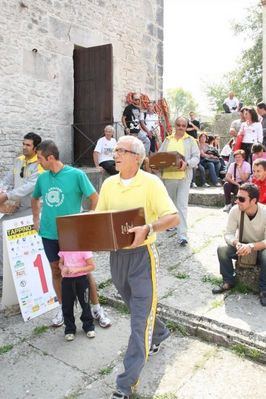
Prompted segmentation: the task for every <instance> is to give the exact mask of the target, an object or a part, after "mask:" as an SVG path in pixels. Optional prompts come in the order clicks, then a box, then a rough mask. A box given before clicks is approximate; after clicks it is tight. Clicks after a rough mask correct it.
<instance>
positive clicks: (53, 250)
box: [32, 140, 111, 327]
mask: <svg viewBox="0 0 266 399" xmlns="http://www.w3.org/2000/svg"><path fill="white" fill-rule="evenodd" d="M37 157H38V161H39V163H40V164H41V166H42V167H43V168H44V169H45V172H44V173H43V174H42V175H40V176H39V177H41V178H40V179H39V178H38V180H37V182H36V185H35V188H34V191H33V194H32V213H33V223H34V228H35V229H36V230H37V231H38V232H39V235H40V236H41V237H42V241H43V246H44V251H45V253H46V256H47V258H48V260H49V262H50V266H51V270H52V279H53V286H54V289H55V292H56V295H57V298H58V301H59V303H60V304H61V271H60V268H59V256H58V252H59V244H58V233H57V226H56V218H57V217H58V216H64V215H70V214H73V213H79V212H80V210H81V203H82V200H83V197H86V198H87V199H89V203H90V210H93V209H95V207H96V204H97V201H98V194H97V193H96V191H95V188H94V187H93V185H92V184H91V182H90V181H89V179H88V178H87V176H86V175H85V173H84V172H82V171H81V170H79V169H76V168H73V167H72V166H68V165H64V164H63V163H62V162H61V161H60V160H59V151H58V148H57V146H56V144H55V143H54V142H53V141H52V140H45V141H43V142H42V143H41V144H40V145H39V146H38V147H37ZM41 198H42V200H43V204H42V213H41V220H40V210H41V201H40V199H41ZM88 278H89V285H90V291H91V300H92V302H93V303H95V302H96V304H95V306H96V308H97V310H96V308H95V312H97V314H96V315H95V313H94V312H93V308H92V313H93V315H94V317H95V318H97V319H98V321H99V324H100V325H101V327H108V326H110V324H111V323H110V320H109V319H107V317H105V316H104V314H103V310H102V308H100V306H99V304H98V303H97V301H96V298H97V292H96V284H95V280H94V278H93V276H92V275H91V274H89V275H88ZM92 297H93V298H92ZM97 299H98V298H97ZM98 313H99V314H98ZM98 316H99V317H98ZM104 317H105V320H103V318H104ZM106 319H107V320H106ZM53 324H54V325H55V326H60V325H62V324H63V315H62V309H61V307H60V308H59V311H58V314H57V315H56V317H55V318H54V319H53Z"/></svg>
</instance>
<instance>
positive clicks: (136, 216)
mask: <svg viewBox="0 0 266 399" xmlns="http://www.w3.org/2000/svg"><path fill="white" fill-rule="evenodd" d="M56 222H57V229H58V237H59V247H60V250H61V251H113V250H117V249H120V248H125V247H128V246H130V245H131V244H132V242H133V240H134V233H128V229H130V228H131V227H135V226H141V225H144V224H145V216H144V209H143V208H135V209H129V210H126V211H112V212H111V211H110V212H99V213H96V212H92V213H79V214H75V215H68V216H60V217H58V218H57V219H56Z"/></svg>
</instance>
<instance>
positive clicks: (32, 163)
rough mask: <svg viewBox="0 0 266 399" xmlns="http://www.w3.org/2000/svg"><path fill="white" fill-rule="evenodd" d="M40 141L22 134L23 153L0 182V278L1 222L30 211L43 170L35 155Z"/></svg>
mask: <svg viewBox="0 0 266 399" xmlns="http://www.w3.org/2000/svg"><path fill="white" fill-rule="evenodd" d="M41 141H42V139H41V137H40V136H39V135H38V134H36V133H33V132H30V133H27V134H26V135H25V136H24V138H23V144H22V146H23V154H22V155H20V156H19V157H17V158H16V159H15V161H14V166H13V168H12V170H11V171H10V172H9V173H7V175H6V176H4V178H3V180H2V182H1V186H2V187H1V189H0V207H1V212H2V213H4V214H5V215H4V216H3V217H2V219H1V224H0V278H2V273H3V252H2V251H3V244H2V222H3V221H5V220H9V219H14V218H16V217H17V218H18V217H22V216H26V215H29V214H30V213H31V193H32V192H33V189H34V186H35V183H36V181H37V178H38V176H39V174H40V173H41V172H42V171H43V169H42V167H41V166H40V165H39V164H38V161H37V155H36V147H37V145H38V144H40V142H41Z"/></svg>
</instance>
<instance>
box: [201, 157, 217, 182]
mask: <svg viewBox="0 0 266 399" xmlns="http://www.w3.org/2000/svg"><path fill="white" fill-rule="evenodd" d="M200 163H201V165H202V166H204V168H205V169H208V170H209V174H210V179H211V182H212V184H216V183H217V181H218V176H219V172H220V169H221V163H220V161H218V162H213V161H211V160H210V161H209V160H207V159H206V158H204V159H202V160H201V161H200Z"/></svg>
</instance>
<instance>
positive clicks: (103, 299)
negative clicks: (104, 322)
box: [99, 295, 108, 305]
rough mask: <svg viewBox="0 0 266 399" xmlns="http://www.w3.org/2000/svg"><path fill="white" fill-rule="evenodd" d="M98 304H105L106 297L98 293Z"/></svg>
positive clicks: (106, 302) (106, 301)
mask: <svg viewBox="0 0 266 399" xmlns="http://www.w3.org/2000/svg"><path fill="white" fill-rule="evenodd" d="M99 304H100V305H107V304H108V299H107V298H106V297H105V296H104V295H99Z"/></svg>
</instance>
